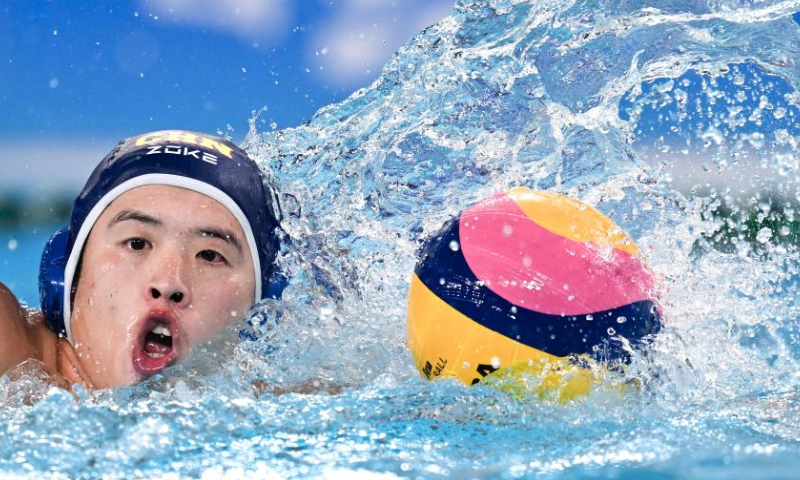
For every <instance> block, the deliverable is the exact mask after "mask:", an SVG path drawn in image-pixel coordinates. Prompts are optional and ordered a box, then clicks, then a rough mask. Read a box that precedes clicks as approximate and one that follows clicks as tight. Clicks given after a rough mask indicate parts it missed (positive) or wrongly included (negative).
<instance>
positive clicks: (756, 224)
mask: <svg viewBox="0 0 800 480" xmlns="http://www.w3.org/2000/svg"><path fill="white" fill-rule="evenodd" d="M703 217H704V219H705V220H709V221H712V222H714V223H715V224H716V228H714V229H713V231H712V232H711V233H710V234H707V235H705V238H706V240H707V241H708V242H709V244H710V245H711V246H712V247H713V248H714V249H716V250H718V251H721V252H725V253H740V252H742V251H743V249H747V250H750V251H752V252H753V253H755V254H756V255H766V254H768V253H769V252H770V248H771V246H772V245H785V246H790V245H791V246H800V205H799V204H798V203H797V202H796V201H787V200H783V199H782V198H780V197H774V196H773V197H770V196H762V197H752V198H750V199H748V200H747V201H738V202H736V203H725V202H719V201H718V202H712V203H711V204H710V205H709V207H708V209H706V210H705V211H704V212H703Z"/></svg>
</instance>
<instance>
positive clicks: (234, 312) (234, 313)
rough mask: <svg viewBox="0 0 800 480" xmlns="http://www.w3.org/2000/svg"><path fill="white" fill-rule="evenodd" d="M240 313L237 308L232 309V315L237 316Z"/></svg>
mask: <svg viewBox="0 0 800 480" xmlns="http://www.w3.org/2000/svg"><path fill="white" fill-rule="evenodd" d="M238 315H239V313H238V312H237V311H236V310H231V317H236V316H238Z"/></svg>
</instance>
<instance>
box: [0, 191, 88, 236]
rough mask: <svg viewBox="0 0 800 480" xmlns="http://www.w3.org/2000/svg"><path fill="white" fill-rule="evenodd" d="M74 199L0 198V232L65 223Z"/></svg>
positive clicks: (65, 196) (44, 197)
mask: <svg viewBox="0 0 800 480" xmlns="http://www.w3.org/2000/svg"><path fill="white" fill-rule="evenodd" d="M73 200H74V197H72V196H69V195H60V196H42V197H21V196H16V195H15V196H0V230H12V229H19V228H25V227H28V226H35V225H50V224H54V223H66V221H67V219H68V218H69V214H70V209H71V208H72V201H73Z"/></svg>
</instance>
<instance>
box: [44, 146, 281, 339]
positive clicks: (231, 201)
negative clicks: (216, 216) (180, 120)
mask: <svg viewBox="0 0 800 480" xmlns="http://www.w3.org/2000/svg"><path fill="white" fill-rule="evenodd" d="M145 185H169V186H175V187H181V188H186V189H188V190H193V191H195V192H199V193H202V194H204V195H206V196H208V197H211V198H213V199H214V200H216V201H217V202H219V203H220V204H222V205H223V206H224V207H225V208H227V209H228V210H229V211H230V212H231V214H232V215H233V216H234V217H235V218H236V219H237V220H238V221H239V224H240V225H241V227H242V230H243V231H244V235H245V238H246V241H247V245H248V246H249V247H250V252H251V254H252V257H253V266H254V268H255V272H256V275H255V298H254V303H255V302H258V301H259V300H261V299H262V298H266V296H267V295H268V288H267V286H268V284H269V281H270V276H271V275H272V270H273V264H274V261H275V256H276V254H277V250H278V240H277V236H276V231H275V230H276V228H277V226H278V217H277V215H276V213H277V212H276V209H277V206H276V205H277V202H276V201H275V198H274V193H273V190H272V188H271V187H270V185H269V184H268V182H267V179H266V177H265V175H264V173H263V172H262V171H261V169H260V168H258V165H256V163H255V162H254V161H253V160H251V159H250V158H249V157H248V156H247V153H245V151H244V150H242V149H241V148H239V147H237V146H236V145H234V144H232V143H230V142H228V141H227V140H224V139H222V138H218V137H212V136H209V135H205V134H201V133H196V132H188V131H183V130H164V131H159V132H152V133H148V134H145V135H141V136H137V137H131V138H128V139H125V140H122V141H121V142H120V143H119V145H117V147H116V148H115V149H114V150H112V151H111V153H109V154H108V155H107V156H106V157H105V158H104V159H103V161H101V162H100V164H99V165H98V166H97V168H95V170H94V172H93V173H92V175H91V176H90V177H89V180H88V181H87V182H86V185H85V186H84V187H83V190H82V191H81V193H80V195H78V197H77V198H76V199H75V203H74V205H73V208H72V215H71V217H70V223H69V227H66V228H63V229H61V230H59V231H58V232H56V233H55V234H54V235H53V237H52V238H51V239H50V241H49V242H48V243H47V246H46V247H45V250H44V253H43V255H42V262H41V265H40V268H39V295H40V297H41V301H42V311H43V313H44V316H45V318H46V319H47V324H48V326H49V327H50V329H51V330H53V331H54V332H56V333H62V334H65V335H66V337H67V339H68V340H69V341H70V342H71V341H72V334H71V333H72V332H71V329H70V312H71V308H72V305H71V290H72V288H73V282H74V276H75V271H76V269H77V268H78V265H79V262H80V258H81V253H82V251H83V247H84V245H85V243H86V240H87V238H88V237H89V233H90V232H91V230H92V227H93V226H94V224H95V222H96V221H97V219H98V218H99V217H100V215H101V214H102V213H103V211H104V210H105V209H106V207H108V206H109V205H110V204H111V202H113V201H114V200H115V199H116V198H117V197H119V196H120V195H122V194H123V193H125V192H127V191H129V190H132V189H134V188H136V187H141V186H145Z"/></svg>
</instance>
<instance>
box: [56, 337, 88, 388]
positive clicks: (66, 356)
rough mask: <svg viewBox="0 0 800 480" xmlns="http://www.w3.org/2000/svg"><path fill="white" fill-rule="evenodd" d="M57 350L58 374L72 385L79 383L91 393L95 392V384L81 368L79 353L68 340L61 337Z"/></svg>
mask: <svg viewBox="0 0 800 480" xmlns="http://www.w3.org/2000/svg"><path fill="white" fill-rule="evenodd" d="M56 350H57V357H58V358H57V363H56V365H57V368H58V373H60V374H61V375H62V376H63V377H64V378H66V379H67V381H68V382H69V383H70V385H74V384H76V383H77V384H80V385H83V386H84V387H86V389H87V390H89V391H92V390H94V389H95V387H94V384H93V383H92V381H91V379H89V376H88V375H87V374H86V372H85V371H84V370H83V368H82V367H81V363H80V361H79V360H78V353H77V352H76V351H75V348H74V347H73V346H72V345H71V344H70V343H69V342H68V341H67V339H66V338H63V337H59V339H58V345H57V348H56Z"/></svg>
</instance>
